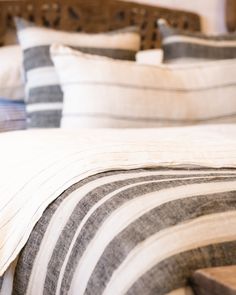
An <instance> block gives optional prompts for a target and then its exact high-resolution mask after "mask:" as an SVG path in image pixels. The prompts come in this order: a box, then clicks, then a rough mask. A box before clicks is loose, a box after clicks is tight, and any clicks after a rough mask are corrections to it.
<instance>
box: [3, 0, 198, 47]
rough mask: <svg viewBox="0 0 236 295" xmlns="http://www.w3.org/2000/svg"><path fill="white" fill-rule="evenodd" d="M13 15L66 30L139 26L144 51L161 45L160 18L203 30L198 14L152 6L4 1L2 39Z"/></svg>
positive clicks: (111, 1)
mask: <svg viewBox="0 0 236 295" xmlns="http://www.w3.org/2000/svg"><path fill="white" fill-rule="evenodd" d="M14 16H21V17H24V18H26V19H28V20H31V21H34V22H35V23H36V24H39V25H44V26H47V27H52V28H56V29H61V30H67V31H85V32H94V33H97V32H104V31H109V30H114V29H119V28H122V27H125V26H130V25H138V26H139V27H140V30H141V35H142V48H143V49H149V48H156V47H159V45H160V36H159V34H158V30H157V24H156V22H157V19H158V18H165V19H167V20H168V21H169V22H170V24H171V25H173V26H175V27H179V28H183V29H188V30H192V31H199V30H200V18H199V16H198V15H196V14H194V13H190V12H186V11H180V10H171V9H165V8H160V7H152V6H148V5H142V4H137V3H132V2H122V1H115V0H11V1H6V0H1V1H0V36H1V35H3V34H4V33H5V32H6V30H7V28H12V27H13V18H14Z"/></svg>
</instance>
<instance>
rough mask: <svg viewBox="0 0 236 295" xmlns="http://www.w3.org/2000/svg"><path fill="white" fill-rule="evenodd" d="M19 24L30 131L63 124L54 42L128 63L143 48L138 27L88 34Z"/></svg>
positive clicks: (24, 22) (23, 21)
mask: <svg viewBox="0 0 236 295" xmlns="http://www.w3.org/2000/svg"><path fill="white" fill-rule="evenodd" d="M16 25H17V28H18V37H19V42H20V44H21V47H22V49H23V52H24V68H25V73H26V79H27V84H26V88H27V115H28V127H29V128H38V127H40V128H41V127H59V125H60V120H61V110H62V101H63V94H62V91H61V88H60V85H59V80H58V76H57V73H56V71H55V69H54V66H53V62H52V60H51V58H50V54H49V47H50V45H51V43H55V42H58V43H63V44H67V45H69V46H72V47H75V48H79V49H80V50H81V51H83V52H87V53H90V54H98V55H104V56H109V57H112V58H116V59H127V60H134V59H135V54H136V52H137V51H138V50H139V48H140V35H139V32H138V30H137V28H134V27H131V28H126V29H124V30H119V31H114V32H109V33H101V34H86V33H70V32H63V31H56V30H53V29H48V28H43V27H36V26H35V25H34V24H32V23H29V22H27V21H25V20H23V19H19V18H17V19H16Z"/></svg>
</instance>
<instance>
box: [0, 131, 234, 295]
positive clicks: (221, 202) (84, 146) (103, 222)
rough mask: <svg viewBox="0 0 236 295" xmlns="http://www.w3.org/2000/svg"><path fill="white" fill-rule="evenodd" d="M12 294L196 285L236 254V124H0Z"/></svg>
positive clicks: (4, 271) (149, 290)
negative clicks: (12, 128) (0, 127)
mask: <svg viewBox="0 0 236 295" xmlns="http://www.w3.org/2000/svg"><path fill="white" fill-rule="evenodd" d="M0 146H1V154H0V163H1V167H0V169H1V170H0V176H1V182H0V184H1V185H0V194H1V203H0V205H1V215H0V237H1V239H0V271H1V276H2V277H1V279H0V288H1V294H4V295H5V294H6V295H8V294H160V295H161V294H191V288H190V287H189V286H190V281H189V279H190V277H191V275H192V273H193V272H194V271H195V270H196V269H199V268H205V267H210V266H221V265H230V264H236V126H235V125H218V126H214V125H209V126H198V127H181V128H162V129H140V130H135V129H133V130H132V129H127V130H117V129H114V130H108V129H101V130H98V129H97V130H93V129H90V130H82V129H81V130H77V131H67V130H53V129H52V130H34V131H18V132H11V133H4V134H1V135H0Z"/></svg>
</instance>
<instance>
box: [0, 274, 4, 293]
mask: <svg viewBox="0 0 236 295" xmlns="http://www.w3.org/2000/svg"><path fill="white" fill-rule="evenodd" d="M3 280H4V276H2V277H0V292H1V289H2V283H3Z"/></svg>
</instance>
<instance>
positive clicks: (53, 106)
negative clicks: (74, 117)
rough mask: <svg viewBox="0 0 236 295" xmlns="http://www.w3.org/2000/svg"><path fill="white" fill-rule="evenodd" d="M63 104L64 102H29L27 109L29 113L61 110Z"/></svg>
mask: <svg viewBox="0 0 236 295" xmlns="http://www.w3.org/2000/svg"><path fill="white" fill-rule="evenodd" d="M62 105H63V103H62V102H47V103H34V104H28V105H27V106H26V110H27V112H28V113H34V112H40V111H53V110H61V109H62Z"/></svg>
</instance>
